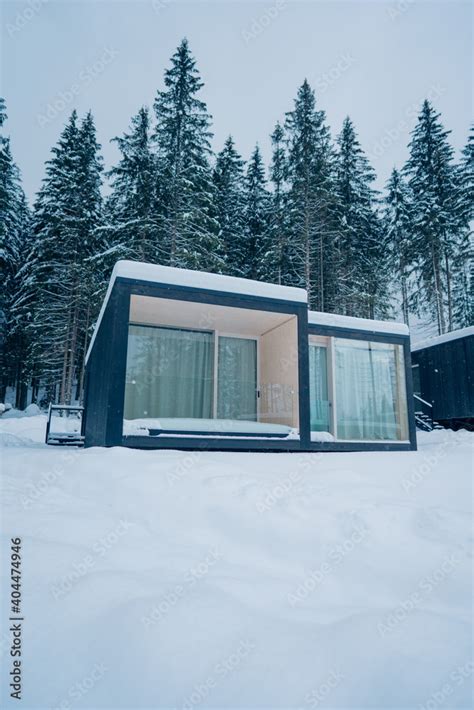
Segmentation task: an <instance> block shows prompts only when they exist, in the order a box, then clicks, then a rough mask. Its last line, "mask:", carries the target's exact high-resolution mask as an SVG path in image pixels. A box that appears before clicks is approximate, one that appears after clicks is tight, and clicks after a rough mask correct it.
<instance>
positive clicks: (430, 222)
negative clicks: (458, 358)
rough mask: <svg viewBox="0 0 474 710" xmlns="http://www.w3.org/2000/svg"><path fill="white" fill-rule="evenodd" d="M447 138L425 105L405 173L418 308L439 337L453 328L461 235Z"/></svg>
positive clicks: (455, 187)
mask: <svg viewBox="0 0 474 710" xmlns="http://www.w3.org/2000/svg"><path fill="white" fill-rule="evenodd" d="M448 135H449V131H446V130H445V129H444V128H443V126H442V124H441V122H440V115H439V113H436V111H435V109H434V108H433V106H432V105H431V104H430V102H429V101H425V102H424V103H423V106H422V109H421V113H420V115H419V117H418V122H417V124H416V126H415V128H414V130H413V132H412V139H411V142H410V146H409V148H410V157H409V160H408V162H407V164H406V167H405V171H406V174H407V176H408V179H409V186H410V190H411V193H412V196H413V214H414V220H413V245H414V249H415V254H416V261H417V274H418V280H419V289H420V294H421V299H420V308H421V309H422V310H424V311H427V312H428V313H429V314H430V315H431V316H432V317H433V318H434V319H435V321H436V324H437V328H438V332H439V333H445V332H446V331H447V330H451V329H452V328H453V327H454V299H453V290H455V289H454V286H455V283H454V282H455V280H456V278H455V273H454V268H453V267H454V261H455V260H456V255H457V253H458V251H459V239H460V231H461V230H460V222H459V215H458V213H457V209H456V205H457V186H456V175H455V170H454V166H453V162H452V161H453V150H452V148H451V146H450V145H449V143H448Z"/></svg>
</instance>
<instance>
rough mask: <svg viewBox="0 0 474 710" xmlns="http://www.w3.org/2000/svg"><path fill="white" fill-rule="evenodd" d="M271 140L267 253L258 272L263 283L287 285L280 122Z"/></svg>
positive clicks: (284, 164)
mask: <svg viewBox="0 0 474 710" xmlns="http://www.w3.org/2000/svg"><path fill="white" fill-rule="evenodd" d="M271 141H272V148H273V151H272V162H271V166H270V181H271V184H272V194H271V197H270V202H271V204H270V215H269V224H268V251H267V253H266V254H265V256H264V260H263V263H262V267H261V270H262V275H263V277H264V278H265V280H267V281H270V282H273V283H278V284H286V283H290V282H291V266H290V263H289V255H288V232H289V219H288V205H287V203H288V191H287V175H288V164H287V154H286V142H285V132H284V130H283V127H282V126H281V125H280V123H277V124H276V126H275V129H274V131H273V133H272V135H271Z"/></svg>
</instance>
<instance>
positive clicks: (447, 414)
mask: <svg viewBox="0 0 474 710" xmlns="http://www.w3.org/2000/svg"><path fill="white" fill-rule="evenodd" d="M412 365H413V389H414V394H415V400H416V402H417V403H419V406H420V408H421V409H422V410H423V411H424V412H425V413H426V414H428V415H429V416H431V418H432V420H433V421H435V422H438V423H439V424H441V425H442V426H444V427H447V428H453V429H458V428H460V427H465V428H468V429H473V428H474V326H470V327H469V328H462V329H460V330H455V331H453V332H451V333H446V334H445V335H440V336H438V337H435V338H431V339H430V340H425V341H423V342H420V343H417V344H416V345H414V346H413V347H412Z"/></svg>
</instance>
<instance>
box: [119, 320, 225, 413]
mask: <svg viewBox="0 0 474 710" xmlns="http://www.w3.org/2000/svg"><path fill="white" fill-rule="evenodd" d="M213 394H214V335H213V333H210V332H203V331H195V330H181V329H177V328H160V327H155V326H153V327H150V326H144V325H130V326H129V335H128V354H127V373H126V386H125V409H124V417H125V419H141V418H153V417H156V418H159V417H163V418H164V417H166V418H169V417H180V418H190V419H194V418H196V419H202V418H211V417H212V416H213Z"/></svg>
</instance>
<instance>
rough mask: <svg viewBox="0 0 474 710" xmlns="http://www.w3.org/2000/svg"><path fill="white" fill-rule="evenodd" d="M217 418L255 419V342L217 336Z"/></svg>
mask: <svg viewBox="0 0 474 710" xmlns="http://www.w3.org/2000/svg"><path fill="white" fill-rule="evenodd" d="M218 383H219V384H218V389H217V417H218V419H244V420H245V419H246V420H248V421H256V419H257V342H256V341H255V340H251V339H248V338H227V337H224V336H221V337H219V343H218Z"/></svg>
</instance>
